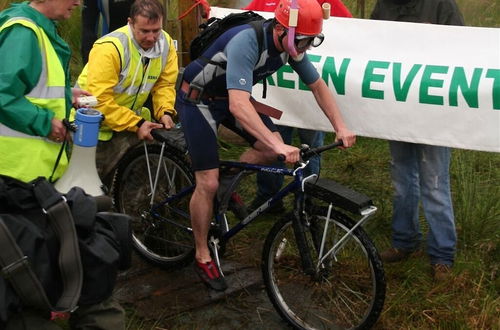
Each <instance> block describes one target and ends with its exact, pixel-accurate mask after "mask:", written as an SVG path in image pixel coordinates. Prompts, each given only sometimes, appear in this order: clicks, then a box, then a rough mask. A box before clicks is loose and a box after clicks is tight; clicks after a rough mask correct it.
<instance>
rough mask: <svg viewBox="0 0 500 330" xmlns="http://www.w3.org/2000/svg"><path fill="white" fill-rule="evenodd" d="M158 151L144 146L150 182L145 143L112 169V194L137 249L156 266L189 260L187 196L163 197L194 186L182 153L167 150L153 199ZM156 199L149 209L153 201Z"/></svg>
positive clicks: (191, 248)
mask: <svg viewBox="0 0 500 330" xmlns="http://www.w3.org/2000/svg"><path fill="white" fill-rule="evenodd" d="M160 152H161V146H160V145H156V144H151V145H148V146H147V153H148V158H149V168H150V171H151V172H150V173H151V175H152V176H151V178H152V179H151V180H150V176H149V174H148V163H147V161H146V153H145V151H144V146H141V147H138V148H136V149H133V150H132V151H130V152H129V153H127V154H126V156H125V157H124V158H123V160H121V161H120V164H119V166H118V169H117V172H116V176H115V182H114V190H113V197H114V201H115V206H116V208H117V210H118V211H119V212H122V213H126V214H128V215H130V216H131V217H132V221H133V223H132V242H133V245H134V248H135V250H136V251H137V252H138V253H139V254H140V255H141V256H142V257H143V258H145V259H146V260H147V261H149V262H152V263H153V264H155V265H158V266H163V267H170V266H178V265H183V264H185V263H188V262H190V261H192V258H193V255H194V240H193V235H192V231H191V228H190V226H191V220H190V218H189V200H190V199H191V194H190V193H189V194H186V195H185V196H183V197H182V198H174V199H173V200H172V201H170V202H169V203H168V204H162V201H164V200H165V199H166V198H168V197H170V196H174V195H176V194H178V193H179V192H180V191H182V190H183V189H185V188H187V187H190V186H192V185H193V183H194V178H193V174H192V172H191V171H190V167H189V164H188V163H187V161H186V160H185V159H184V158H183V155H181V154H179V153H178V152H175V151H172V150H169V148H165V150H164V153H163V157H162V159H161V162H160V172H159V174H158V182H157V186H156V189H155V192H154V194H155V196H154V199H153V203H151V196H152V192H153V189H152V186H153V185H154V177H155V175H156V172H157V169H158V163H159V162H158V160H159V159H160ZM158 203H159V206H158V207H157V208H155V209H153V208H152V205H157V204H158Z"/></svg>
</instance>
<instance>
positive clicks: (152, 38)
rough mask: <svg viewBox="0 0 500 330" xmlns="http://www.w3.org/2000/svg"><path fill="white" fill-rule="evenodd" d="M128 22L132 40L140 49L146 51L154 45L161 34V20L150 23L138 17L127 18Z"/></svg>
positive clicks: (142, 17) (144, 18)
mask: <svg viewBox="0 0 500 330" xmlns="http://www.w3.org/2000/svg"><path fill="white" fill-rule="evenodd" d="M128 22H129V24H130V26H131V28H132V33H133V34H134V39H135V40H136V41H137V43H138V44H139V46H141V48H142V49H144V50H148V49H150V48H152V47H153V46H154V45H155V43H156V41H157V40H158V38H159V37H160V34H161V28H162V24H163V20H162V19H161V18H160V19H159V20H157V21H152V20H148V19H147V18H146V17H144V16H141V15H139V16H136V17H135V18H134V19H131V18H129V19H128Z"/></svg>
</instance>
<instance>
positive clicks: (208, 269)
mask: <svg viewBox="0 0 500 330" xmlns="http://www.w3.org/2000/svg"><path fill="white" fill-rule="evenodd" d="M194 271H195V272H196V274H198V276H199V277H200V278H201V280H202V281H203V282H204V283H205V284H206V285H207V286H208V287H209V288H211V289H213V290H215V291H224V290H226V289H227V284H226V280H225V279H224V276H221V274H220V271H219V268H218V267H217V264H216V263H215V262H214V261H213V260H210V261H209V262H205V263H202V262H198V261H195V263H194Z"/></svg>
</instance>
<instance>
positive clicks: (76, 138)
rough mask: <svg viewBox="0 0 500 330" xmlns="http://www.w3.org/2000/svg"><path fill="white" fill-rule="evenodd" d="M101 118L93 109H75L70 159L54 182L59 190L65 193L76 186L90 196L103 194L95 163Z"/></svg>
mask: <svg viewBox="0 0 500 330" xmlns="http://www.w3.org/2000/svg"><path fill="white" fill-rule="evenodd" d="M102 118H103V117H102V114H101V113H100V112H99V111H97V110H94V109H90V108H80V109H78V110H77V111H76V117H75V125H76V132H75V134H73V150H72V152H71V159H70V161H69V165H68V168H67V169H66V172H64V175H63V176H62V177H61V178H60V179H59V180H57V182H56V184H55V187H56V189H57V190H58V191H59V192H61V193H63V194H65V193H67V192H68V191H69V190H70V189H71V188H73V187H75V186H77V187H80V188H82V189H83V190H85V192H86V193H87V194H89V195H92V196H101V195H104V194H105V192H104V190H103V187H104V185H103V184H102V181H101V179H100V178H99V175H98V174H97V168H96V165H95V154H96V147H97V141H98V136H99V124H100V122H101V120H102Z"/></svg>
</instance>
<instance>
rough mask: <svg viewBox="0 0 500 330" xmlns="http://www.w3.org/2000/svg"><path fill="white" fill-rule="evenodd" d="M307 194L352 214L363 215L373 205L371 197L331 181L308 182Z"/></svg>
mask: <svg viewBox="0 0 500 330" xmlns="http://www.w3.org/2000/svg"><path fill="white" fill-rule="evenodd" d="M305 192H306V194H308V195H311V196H313V197H316V198H318V199H320V200H323V201H325V202H329V203H333V204H334V205H335V206H338V207H340V208H342V209H344V210H346V211H349V212H351V213H357V214H362V212H363V210H365V209H366V208H368V207H370V206H372V205H373V203H372V200H371V198H370V197H368V196H366V195H364V194H361V193H359V192H357V191H354V190H352V189H351V188H348V187H346V186H343V185H341V184H340V183H338V182H335V181H333V180H330V179H324V178H320V179H318V180H317V181H315V182H306V183H305Z"/></svg>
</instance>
